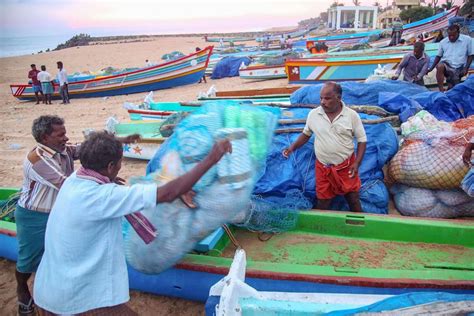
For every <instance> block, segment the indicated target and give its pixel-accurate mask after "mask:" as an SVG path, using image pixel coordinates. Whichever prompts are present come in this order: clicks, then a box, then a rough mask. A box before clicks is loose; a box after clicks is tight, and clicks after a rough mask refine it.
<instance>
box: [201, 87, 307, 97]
mask: <svg viewBox="0 0 474 316" xmlns="http://www.w3.org/2000/svg"><path fill="white" fill-rule="evenodd" d="M299 88H300V87H296V86H291V87H280V88H263V89H247V90H228V91H217V92H216V96H215V97H213V99H223V98H225V99H242V98H244V99H249V98H287V97H290V95H291V94H292V93H293V92H295V91H296V90H298V89H299ZM205 99H209V98H200V100H205Z"/></svg>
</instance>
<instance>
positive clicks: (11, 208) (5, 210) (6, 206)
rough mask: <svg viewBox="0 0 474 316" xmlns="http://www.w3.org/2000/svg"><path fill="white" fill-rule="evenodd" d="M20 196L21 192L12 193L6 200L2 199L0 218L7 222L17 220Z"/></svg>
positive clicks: (0, 201) (0, 202)
mask: <svg viewBox="0 0 474 316" xmlns="http://www.w3.org/2000/svg"><path fill="white" fill-rule="evenodd" d="M19 198H20V192H18V193H15V194H12V195H11V196H10V197H9V198H8V199H6V200H0V220H2V221H7V222H14V221H15V208H16V204H17V203H18V199H19Z"/></svg>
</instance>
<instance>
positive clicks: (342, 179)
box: [316, 155, 361, 200]
mask: <svg viewBox="0 0 474 316" xmlns="http://www.w3.org/2000/svg"><path fill="white" fill-rule="evenodd" d="M354 161H355V155H352V156H351V157H349V158H348V159H347V160H345V161H344V162H342V163H341V164H339V165H336V166H333V165H331V166H326V165H324V164H322V163H321V162H319V161H318V160H316V197H317V198H318V199H320V200H329V199H332V198H334V197H335V196H336V195H345V194H347V193H350V192H357V191H359V190H360V186H361V182H360V178H359V174H358V173H356V174H355V176H354V177H353V178H351V177H350V176H349V170H350V166H351V165H352V164H353V163H354Z"/></svg>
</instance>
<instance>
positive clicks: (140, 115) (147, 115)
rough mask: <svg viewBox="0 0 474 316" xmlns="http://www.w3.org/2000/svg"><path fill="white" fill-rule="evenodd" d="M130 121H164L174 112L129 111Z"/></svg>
mask: <svg viewBox="0 0 474 316" xmlns="http://www.w3.org/2000/svg"><path fill="white" fill-rule="evenodd" d="M127 111H128V115H129V116H130V120H132V121H147V120H152V121H155V120H159V121H162V120H164V119H166V118H167V117H168V116H170V115H171V114H173V112H167V111H153V110H127Z"/></svg>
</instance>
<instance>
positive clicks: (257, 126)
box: [240, 110, 269, 161]
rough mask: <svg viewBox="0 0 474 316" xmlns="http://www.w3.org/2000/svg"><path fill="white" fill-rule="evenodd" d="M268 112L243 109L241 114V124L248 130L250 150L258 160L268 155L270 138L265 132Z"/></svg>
mask: <svg viewBox="0 0 474 316" xmlns="http://www.w3.org/2000/svg"><path fill="white" fill-rule="evenodd" d="M268 116H269V115H268V114H267V113H255V111H249V110H242V111H241V114H240V119H241V125H242V127H243V128H245V129H246V130H247V133H248V140H249V145H250V152H251V154H252V158H253V159H254V160H256V161H259V160H261V159H264V158H265V157H266V156H267V147H268V145H267V144H268V143H269V140H268V139H267V137H266V136H267V135H266V133H265V131H266V129H267V126H268Z"/></svg>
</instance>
